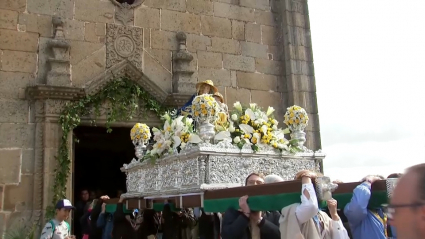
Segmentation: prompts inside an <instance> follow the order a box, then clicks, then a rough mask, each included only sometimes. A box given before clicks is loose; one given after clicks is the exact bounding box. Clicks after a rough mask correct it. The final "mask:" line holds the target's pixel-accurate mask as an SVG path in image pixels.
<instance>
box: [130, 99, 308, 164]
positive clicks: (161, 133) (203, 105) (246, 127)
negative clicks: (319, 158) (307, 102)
mask: <svg viewBox="0 0 425 239" xmlns="http://www.w3.org/2000/svg"><path fill="white" fill-rule="evenodd" d="M191 110H192V115H193V119H192V118H189V117H187V116H175V114H174V113H173V112H167V113H165V114H164V115H163V116H162V117H161V119H162V120H163V121H164V125H163V127H162V128H161V129H158V128H155V127H154V128H152V132H153V141H154V144H153V146H152V149H151V150H148V151H147V152H146V154H143V151H144V150H146V146H145V144H147V142H148V140H149V139H150V138H151V133H150V130H149V127H148V126H147V125H146V124H140V123H138V124H136V125H135V126H134V127H133V129H132V130H131V139H132V141H133V143H134V144H135V145H136V156H137V157H138V158H139V159H142V158H143V159H142V161H144V160H153V161H155V160H156V159H158V158H160V157H162V156H164V155H167V154H168V155H170V154H178V153H180V151H182V150H184V149H185V148H186V147H187V146H188V145H198V144H216V143H218V142H220V141H227V142H229V143H231V144H233V145H234V146H235V147H237V148H239V149H243V148H250V149H251V150H252V151H253V152H261V151H264V150H265V151H267V150H270V149H272V150H275V151H276V152H281V153H289V154H294V153H297V152H300V151H303V150H304V147H303V144H304V142H305V133H304V132H303V130H304V129H305V128H306V127H307V125H308V115H307V112H306V111H305V110H304V109H303V108H301V107H299V106H296V105H294V106H291V107H289V108H288V109H287V110H288V111H287V112H286V114H285V116H284V119H285V120H284V123H285V124H286V125H287V126H288V128H285V129H282V128H279V122H278V120H276V119H275V118H274V115H273V113H274V111H275V109H274V108H273V107H268V108H267V110H266V111H263V110H262V109H261V107H259V106H258V105H257V104H255V103H252V104H249V106H242V105H241V103H240V102H236V103H235V104H234V105H233V110H232V111H231V112H230V117H227V113H225V112H220V110H219V105H218V104H217V102H216V101H215V100H214V98H213V96H212V95H208V94H204V95H199V96H196V97H195V98H194V100H193V102H192V106H191ZM287 134H290V136H291V139H290V140H288V139H287V138H285V135H287ZM211 141H212V142H211ZM137 145H141V147H140V148H138V146H137Z"/></svg>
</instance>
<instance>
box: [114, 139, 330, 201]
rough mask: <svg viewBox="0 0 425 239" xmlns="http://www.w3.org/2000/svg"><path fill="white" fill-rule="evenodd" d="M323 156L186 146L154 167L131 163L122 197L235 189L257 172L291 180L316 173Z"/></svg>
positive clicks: (125, 169) (126, 167) (126, 168)
mask: <svg viewBox="0 0 425 239" xmlns="http://www.w3.org/2000/svg"><path fill="white" fill-rule="evenodd" d="M324 157H325V155H324V154H323V153H321V152H312V151H307V152H303V153H301V154H296V155H282V154H281V153H280V152H277V151H275V150H274V149H272V148H265V149H262V150H261V151H260V152H257V153H254V152H252V150H251V149H250V148H243V149H242V150H240V149H239V148H237V147H235V146H233V145H231V144H229V143H226V142H220V143H218V144H216V145H213V144H200V145H191V146H187V147H186V149H185V150H183V151H181V152H180V153H174V154H170V155H165V156H163V157H162V158H160V159H158V160H157V162H156V163H155V164H152V163H150V162H138V161H134V162H133V161H132V162H131V163H130V164H128V165H124V167H123V168H122V169H121V170H122V171H123V172H126V173H127V191H128V193H127V194H125V195H124V196H126V197H135V196H137V197H143V196H159V195H178V194H185V193H196V192H201V191H203V190H206V189H219V188H228V187H236V186H241V185H243V184H244V180H245V178H246V176H247V175H249V174H250V173H252V172H260V173H263V174H265V175H268V174H277V175H279V176H281V177H282V178H283V179H285V180H292V179H293V178H294V176H295V174H296V173H297V172H298V171H300V170H304V169H308V170H313V171H318V165H320V162H321V160H322V159H323V158H324Z"/></svg>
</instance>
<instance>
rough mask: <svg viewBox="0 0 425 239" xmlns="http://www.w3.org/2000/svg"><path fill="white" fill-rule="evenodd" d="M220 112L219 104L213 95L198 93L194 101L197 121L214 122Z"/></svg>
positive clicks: (193, 107)
mask: <svg viewBox="0 0 425 239" xmlns="http://www.w3.org/2000/svg"><path fill="white" fill-rule="evenodd" d="M218 112H219V105H218V103H217V101H215V99H214V97H213V96H212V95H209V94H203V95H198V96H196V97H195V98H194V99H193V101H192V116H193V118H194V119H195V120H196V121H197V122H205V121H208V122H209V123H214V122H215V120H216V118H217V114H218Z"/></svg>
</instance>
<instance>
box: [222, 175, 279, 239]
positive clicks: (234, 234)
mask: <svg viewBox="0 0 425 239" xmlns="http://www.w3.org/2000/svg"><path fill="white" fill-rule="evenodd" d="M260 184H264V176H263V175H262V174H257V173H252V174H250V175H249V176H248V177H247V178H246V180H245V185H246V186H254V185H260ZM247 200H248V196H243V197H241V198H240V199H239V208H240V210H239V211H238V210H236V209H234V208H229V209H228V210H227V211H226V212H225V213H224V217H223V223H222V224H223V225H222V231H221V238H223V239H248V238H251V239H280V232H279V217H280V214H279V212H271V213H269V212H265V213H262V212H254V211H251V209H250V208H249V206H248V202H247Z"/></svg>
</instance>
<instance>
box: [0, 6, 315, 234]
mask: <svg viewBox="0 0 425 239" xmlns="http://www.w3.org/2000/svg"><path fill="white" fill-rule="evenodd" d="M124 2H126V3H124ZM122 76H126V77H128V78H130V79H131V80H133V81H135V82H137V83H138V84H139V85H140V86H141V87H143V88H144V89H145V90H148V91H149V92H150V93H151V94H152V96H153V97H155V98H156V99H157V100H158V101H160V102H161V103H163V104H164V105H169V106H174V107H178V106H181V105H183V104H184V103H185V102H186V101H187V100H188V99H189V98H190V95H192V94H193V93H194V91H195V84H196V83H197V82H199V81H204V80H207V79H211V80H213V81H214V83H215V84H216V85H217V86H218V88H219V90H220V92H221V93H222V94H223V95H224V97H225V99H226V101H227V104H228V105H229V106H230V108H231V106H232V105H233V103H234V102H236V101H240V102H241V103H243V104H247V103H249V102H255V103H258V104H259V105H260V106H263V107H266V106H273V107H274V108H275V109H276V112H275V114H276V116H277V118H278V119H280V122H282V121H281V119H282V118H283V114H284V113H285V110H286V107H288V106H290V105H293V104H297V105H300V106H302V107H304V108H305V109H306V110H307V112H308V113H309V115H310V119H311V120H310V124H309V126H308V128H307V130H306V133H307V136H306V137H307V143H306V146H307V147H308V148H310V149H313V150H317V149H320V148H321V144H320V130H319V119H318V109H317V100H316V88H315V78H314V67H313V57H312V47H311V36H310V25H309V17H308V8H307V0H1V1H0V112H1V113H0V237H2V236H4V232H5V231H6V230H8V229H10V228H12V227H13V226H14V225H16V224H18V223H19V222H20V220H21V219H22V218H25V219H30V220H31V221H33V222H36V223H43V222H44V220H45V218H44V212H45V208H46V207H47V206H48V205H50V203H51V199H52V192H51V191H52V185H53V174H54V169H55V167H56V161H55V155H56V154H57V151H58V147H59V139H60V137H61V128H60V126H59V125H58V117H59V115H60V113H61V111H62V109H63V106H64V104H65V103H66V102H69V101H72V100H76V99H79V98H81V97H83V96H85V95H87V94H95V93H96V92H98V91H99V90H100V89H102V87H104V86H105V84H106V83H108V82H109V81H111V80H114V79H117V78H119V77H122ZM89 120H90V118H86V119H84V120H83V121H84V122H83V124H86V123H87V122H89ZM137 121H143V122H147V123H148V124H149V123H152V124H155V123H157V122H158V119H157V118H155V117H150V118H148V119H135V120H133V121H132V122H118V123H117V124H116V126H126V127H131V126H132V125H133V124H134V123H135V122H137ZM100 122H101V121H100ZM282 124H283V123H282ZM71 140H72V139H69V141H70V144H71ZM71 155H72V152H71ZM69 179H70V180H69V181H72V176H71V177H70V178H69ZM72 193H73V192H72V188H71V183H70V182H69V183H68V195H69V198H71V197H72Z"/></svg>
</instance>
